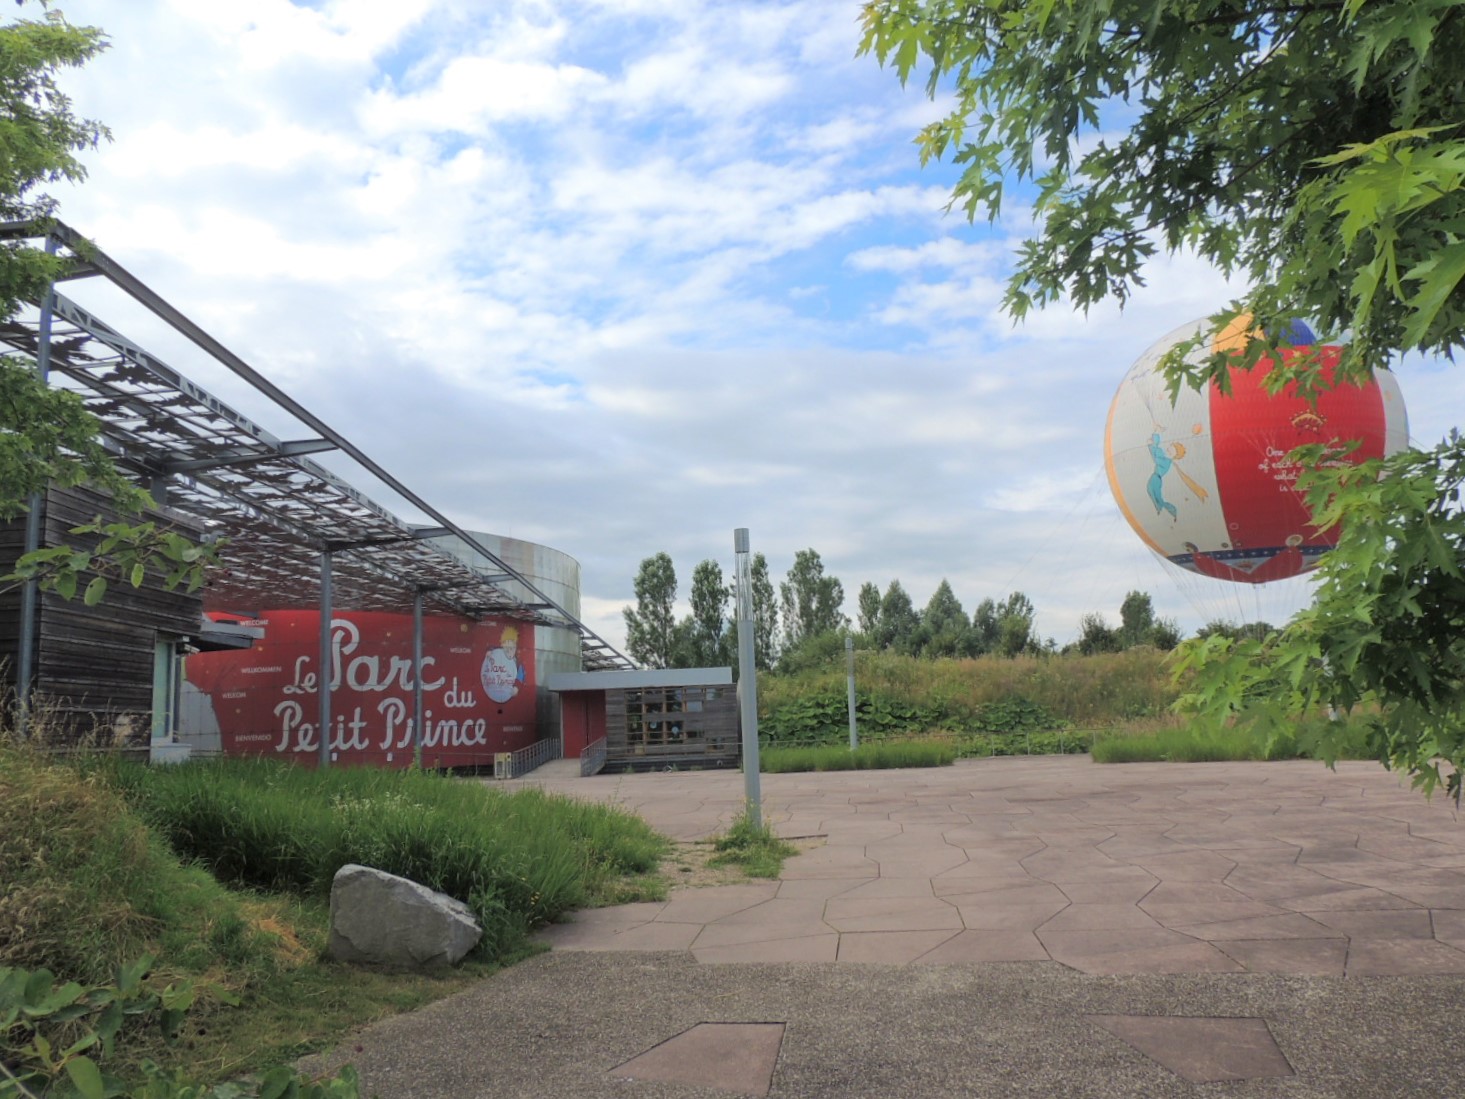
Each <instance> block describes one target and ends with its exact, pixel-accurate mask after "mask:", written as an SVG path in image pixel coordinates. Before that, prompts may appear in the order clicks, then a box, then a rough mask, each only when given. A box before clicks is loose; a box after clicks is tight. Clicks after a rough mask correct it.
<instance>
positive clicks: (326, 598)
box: [315, 546, 331, 767]
mask: <svg viewBox="0 0 1465 1099" xmlns="http://www.w3.org/2000/svg"><path fill="white" fill-rule="evenodd" d="M315 697H316V702H317V703H318V704H319V710H318V713H317V717H316V732H317V733H319V734H320V765H321V766H322V767H329V766H330V765H331V547H330V546H327V547H326V548H325V549H324V550H322V551H321V555H320V677H319V679H318V681H317V687H316V696H315Z"/></svg>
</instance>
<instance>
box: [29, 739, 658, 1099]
mask: <svg viewBox="0 0 1465 1099" xmlns="http://www.w3.org/2000/svg"><path fill="white" fill-rule="evenodd" d="M664 848H665V841H663V840H662V839H661V838H660V837H658V836H656V835H655V834H653V833H652V832H651V831H650V829H648V828H647V827H646V826H645V824H644V823H642V822H641V821H639V820H637V819H635V818H632V817H630V816H628V815H625V814H622V813H618V812H615V811H613V810H609V809H605V808H602V807H598V806H593V805H584V804H580V803H574V802H570V801H568V800H567V799H559V798H553V797H548V796H546V795H542V794H538V793H533V794H529V795H528V796H525V795H522V794H514V795H506V794H503V793H500V792H498V791H492V790H488V789H485V788H484V787H483V786H482V785H481V784H479V783H475V782H467V781H459V780H454V779H450V778H444V777H441V776H436V775H427V774H411V773H403V772H387V771H369V770H354V771H347V770H340V771H330V772H324V773H315V772H306V771H300V770H295V769H291V768H288V767H281V766H275V765H266V764H258V763H253V762H249V761H228V762H222V763H219V764H217V765H216V764H212V763H205V764H187V765H183V766H179V767H172V768H164V767H158V768H147V767H143V766H140V765H134V764H125V763H118V762H116V761H115V760H113V759H110V758H105V759H97V760H93V761H91V762H76V761H70V762H69V761H66V760H63V759H58V758H56V757H52V756H49V755H46V754H43V753H42V752H41V751H40V750H38V749H35V748H32V747H27V746H16V745H14V744H9V743H6V744H0V1063H3V1064H5V1065H6V1066H7V1067H9V1068H11V1069H12V1070H13V1071H19V1070H24V1071H25V1072H43V1073H46V1074H48V1075H47V1076H46V1078H47V1079H50V1078H52V1077H56V1078H61V1077H63V1076H64V1077H65V1079H67V1080H70V1081H73V1086H76V1087H78V1088H80V1085H75V1084H74V1075H73V1074H74V1073H76V1072H80V1073H81V1074H82V1075H83V1076H85V1077H86V1080H87V1086H88V1087H89V1086H90V1085H91V1083H92V1082H93V1081H92V1079H91V1077H90V1076H89V1075H88V1070H87V1069H86V1068H85V1067H84V1066H83V1065H82V1064H81V1061H82V1060H85V1061H87V1062H90V1063H91V1065H92V1066H93V1067H95V1068H96V1069H97V1071H98V1073H99V1074H102V1075H104V1076H105V1077H107V1078H108V1079H110V1080H112V1081H113V1083H114V1084H116V1086H117V1087H123V1086H126V1087H129V1088H143V1087H144V1086H146V1087H150V1088H153V1089H154V1090H151V1091H148V1092H147V1095H148V1096H150V1097H151V1099H168V1097H173V1096H182V1095H185V1094H186V1095H191V1096H192V1095H197V1096H203V1095H206V1094H212V1093H211V1092H206V1091H186V1090H179V1089H182V1088H184V1087H185V1084H187V1086H189V1087H192V1086H194V1085H193V1084H192V1083H188V1082H189V1081H201V1082H202V1083H201V1084H199V1085H198V1086H200V1087H202V1086H205V1085H207V1086H212V1085H213V1084H215V1083H220V1084H221V1086H222V1083H221V1082H223V1081H229V1080H234V1079H236V1078H238V1077H241V1076H243V1075H245V1074H248V1073H260V1072H262V1073H265V1074H267V1075H268V1077H269V1080H270V1081H274V1083H275V1084H279V1085H280V1086H282V1087H283V1086H284V1083H283V1082H282V1081H284V1080H285V1077H283V1076H281V1075H280V1074H279V1071H278V1070H275V1069H274V1068H273V1066H275V1065H278V1064H280V1063H282V1062H286V1061H289V1060H292V1059H294V1058H295V1057H298V1056H300V1055H302V1054H304V1053H306V1052H309V1051H310V1050H313V1049H317V1048H321V1047H323V1046H325V1045H328V1044H330V1043H332V1042H333V1041H335V1040H338V1039H339V1036H340V1035H342V1034H343V1033H344V1032H345V1031H346V1030H348V1029H349V1028H351V1027H354V1026H359V1025H361V1024H363V1023H366V1022H370V1021H372V1020H373V1019H375V1018H378V1017H380V1016H382V1015H386V1014H391V1013H395V1012H398V1011H403V1010H409V1009H411V1008H412V1007H415V1006H418V1005H420V1004H422V1003H425V1002H427V1001H429V1000H432V999H436V998H438V997H441V996H444V995H447V994H449V993H451V992H454V991H457V990H458V989H460V988H462V987H464V985H465V984H466V983H467V982H469V981H471V980H474V979H478V978H481V977H482V976H484V975H486V974H488V973H490V972H492V971H493V970H494V969H495V968H496V966H497V965H499V964H502V963H504V962H507V961H511V960H513V959H515V958H517V957H522V956H523V954H524V953H525V952H526V951H528V950H530V947H529V946H528V944H527V942H526V939H525V933H526V931H527V930H528V929H529V928H530V927H531V926H532V925H533V924H535V923H537V922H542V921H544V920H549V919H553V918H555V917H556V916H557V915H559V914H560V913H561V912H563V911H564V910H565V908H566V907H567V906H574V905H593V904H597V903H607V902H613V901H620V900H635V899H645V898H648V897H653V896H660V895H662V894H663V891H664V888H665V886H664V885H663V884H662V883H661V881H660V880H659V879H656V878H653V877H651V876H650V874H649V872H650V870H652V869H653V868H654V867H655V865H656V863H657V860H658V859H659V857H660V853H661V852H662V851H663V850H664ZM346 861H360V862H367V863H369V864H372V865H376V866H379V867H382V868H384V869H388V870H392V871H395V872H398V873H403V874H406V875H408V876H412V877H415V878H416V879H417V880H422V881H424V882H427V883H429V884H433V885H435V886H437V887H439V888H443V889H444V891H446V892H450V893H452V894H453V895H455V896H458V897H460V899H463V900H465V901H467V902H469V903H470V904H471V905H472V906H473V907H474V908H475V911H476V912H477V913H478V914H479V915H480V917H481V918H482V919H483V920H484V923H485V937H484V941H483V943H482V944H481V945H480V947H479V948H478V950H476V951H475V952H474V954H473V955H470V958H469V960H468V961H467V962H466V963H465V964H464V965H463V966H462V967H461V968H460V970H459V971H457V972H455V973H452V974H447V975H442V976H417V975H406V974H388V973H378V972H373V971H371V970H368V969H362V968H359V967H352V966H342V965H336V964H333V963H331V962H329V961H326V960H325V959H324V956H323V951H324V947H325V942H326V937H327V930H328V912H327V900H328V891H329V886H330V878H331V876H332V875H333V874H334V871H335V868H336V866H339V865H340V864H342V863H344V862H346ZM141 959H148V961H147V962H146V963H145V964H143V965H142V967H141V968H140V969H139V968H138V967H139V962H140V960H141ZM46 974H49V975H50V976H49V977H48V976H46ZM128 974H132V975H133V976H132V977H128V976H127V975H128ZM144 974H146V977H145V979H144V976H143V975H144ZM48 981H49V982H50V983H49V985H48V984H47V982H48ZM43 986H44V989H46V991H43ZM124 986H125V987H124ZM169 989H171V990H172V991H168V990H169ZM165 993H166V996H165V995H164V994H165ZM119 998H120V999H121V1000H125V1001H126V1002H127V1003H128V1004H129V1005H131V1006H130V1007H129V1008H128V1011H129V1012H131V1011H132V1008H133V1007H135V1008H137V1009H138V1010H137V1013H136V1015H135V1016H134V1015H133V1014H128V1015H127V1019H129V1020H131V1022H128V1023H127V1024H126V1025H124V1026H122V1027H121V1030H120V1033H111V1034H109V1033H108V1027H109V1026H110V1023H109V1022H108V1019H109V1016H108V1015H107V1012H108V1011H110V1010H111V1009H110V1006H109V1005H110V1004H111V1003H113V1002H117V1001H119ZM170 1004H171V1005H172V1006H171V1007H169V1005H170ZM118 1010H119V1011H120V1010H122V1009H121V1008H119V1009H118ZM12 1012H13V1014H12ZM167 1012H172V1013H173V1014H172V1015H171V1016H170V1015H168V1014H167ZM22 1015H24V1019H22V1018H21V1016H22ZM142 1020H147V1021H148V1025H146V1026H143V1025H140V1021H142ZM37 1035H39V1036H40V1038H41V1039H42V1040H43V1043H44V1044H43V1045H42V1046H37V1044H36V1037H37ZM89 1036H95V1037H89ZM104 1036H105V1037H106V1038H107V1041H106V1042H105V1043H103V1041H102V1038H103V1037H104ZM78 1042H82V1043H87V1044H83V1045H81V1046H77V1043H78ZM43 1050H44V1051H45V1053H46V1056H44V1057H42V1056H40V1053H41V1052H42V1051H43ZM67 1051H70V1052H67ZM148 1060H152V1061H155V1062H159V1063H162V1064H165V1065H167V1066H168V1068H167V1070H166V1072H165V1073H164V1076H166V1077H167V1080H164V1079H163V1078H162V1077H156V1078H149V1080H148V1081H146V1082H145V1081H144V1076H145V1075H146V1072H145V1069H144V1062H146V1061H148ZM68 1064H74V1065H75V1066H76V1067H75V1068H74V1069H70V1068H67V1065H68ZM292 1076H293V1074H292ZM168 1081H172V1083H169V1082H168ZM297 1085H298V1086H299V1087H300V1089H301V1090H300V1091H299V1094H301V1095H311V1094H320V1095H325V1094H327V1093H329V1094H333V1095H347V1094H354V1089H347V1088H346V1085H345V1084H344V1083H342V1082H340V1081H336V1082H330V1081H327V1082H323V1083H321V1084H320V1085H319V1090H318V1091H316V1092H312V1091H310V1090H309V1089H308V1088H307V1087H306V1086H305V1084H304V1083H303V1082H299V1081H297ZM328 1085H329V1086H328ZM111 1086H112V1084H108V1087H111ZM271 1086H273V1085H271ZM253 1087H255V1085H249V1086H248V1087H245V1089H244V1090H242V1091H237V1092H234V1093H231V1094H236V1095H250V1094H253V1093H254V1092H253V1090H250V1089H251V1088H253ZM167 1088H173V1089H174V1090H166V1089H167ZM331 1089H336V1090H331ZM40 1090H43V1089H40ZM64 1090H65V1088H64V1086H63V1087H62V1088H61V1090H60V1091H58V1092H57V1094H60V1093H61V1091H64ZM5 1093H6V1086H5V1085H4V1084H0V1094H5ZM79 1093H80V1094H83V1095H89V1094H91V1092H89V1091H87V1090H85V1089H81V1090H80V1091H79ZM105 1093H106V1094H131V1092H130V1091H128V1092H123V1091H110V1092H105ZM276 1093H278V1094H283V1093H284V1092H273V1091H272V1092H270V1094H276ZM97 1094H103V1092H98V1093H97ZM139 1094H141V1092H139ZM219 1094H220V1096H222V1095H223V1094H225V1092H224V1091H221V1092H220V1093H219Z"/></svg>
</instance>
